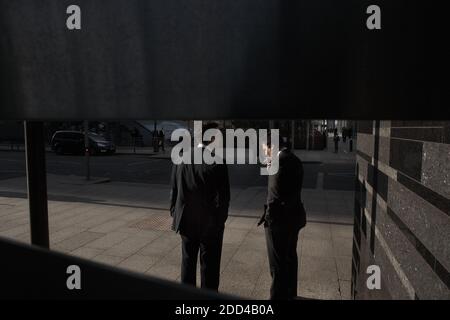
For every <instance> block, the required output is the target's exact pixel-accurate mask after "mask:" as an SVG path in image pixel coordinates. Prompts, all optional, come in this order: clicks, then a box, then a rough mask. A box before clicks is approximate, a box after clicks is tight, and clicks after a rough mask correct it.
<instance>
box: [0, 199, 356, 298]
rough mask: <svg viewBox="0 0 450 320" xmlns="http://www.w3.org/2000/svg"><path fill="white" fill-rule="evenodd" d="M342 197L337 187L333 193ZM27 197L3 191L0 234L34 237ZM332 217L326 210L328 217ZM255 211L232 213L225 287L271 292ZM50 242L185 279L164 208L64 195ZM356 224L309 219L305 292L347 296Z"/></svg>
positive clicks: (54, 211) (303, 254)
mask: <svg viewBox="0 0 450 320" xmlns="http://www.w3.org/2000/svg"><path fill="white" fill-rule="evenodd" d="M329 197H332V198H339V195H338V194H335V195H329ZM27 206H28V204H27V201H26V199H21V198H13V197H0V236H4V237H9V238H14V239H16V240H19V241H24V242H29V241H30V240H29V239H30V234H29V218H28V212H27V209H28V208H27ZM326 218H328V219H330V220H331V219H332V217H331V215H330V214H328V215H326V214H324V215H323V217H322V219H326ZM257 220H258V219H256V218H243V217H230V218H229V219H228V221H227V225H226V230H225V236H224V245H223V256H222V276H221V286H220V290H221V291H223V292H226V293H230V294H234V295H239V296H243V297H248V298H254V299H266V298H268V292H269V288H270V275H269V267H268V261H267V254H266V247H265V239H264V233H263V228H262V227H257V226H256V223H257ZM49 224H50V240H51V248H52V249H54V250H59V251H62V252H65V253H69V254H72V255H76V256H79V257H84V258H87V259H92V260H95V261H98V262H102V263H106V264H109V265H113V266H118V267H121V268H126V269H129V270H133V271H137V272H143V273H146V274H149V275H154V276H157V277H162V278H166V279H170V280H175V281H179V278H180V257H181V247H180V243H181V241H180V238H179V236H178V235H176V234H175V233H173V232H171V231H169V228H170V218H169V215H168V212H167V211H165V210H154V209H138V208H132V207H124V206H110V205H98V204H91V203H76V202H66V201H50V202H49ZM351 229H352V226H351V225H347V224H332V223H315V222H309V223H308V225H307V227H306V228H305V229H304V230H302V231H301V233H300V240H299V242H298V253H299V256H300V265H299V275H300V276H299V292H298V293H299V295H300V296H302V297H308V298H316V299H348V298H349V294H350V263H351Z"/></svg>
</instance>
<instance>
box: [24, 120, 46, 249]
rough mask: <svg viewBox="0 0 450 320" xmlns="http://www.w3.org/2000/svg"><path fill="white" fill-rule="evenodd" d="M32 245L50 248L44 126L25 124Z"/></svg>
mask: <svg viewBox="0 0 450 320" xmlns="http://www.w3.org/2000/svg"><path fill="white" fill-rule="evenodd" d="M24 127H25V148H26V149H25V153H26V162H27V188H28V204H29V208H30V231H31V244H34V245H37V246H41V247H44V248H49V232H48V207H47V176H46V168H45V141H44V125H43V123H42V122H29V121H25V122H24Z"/></svg>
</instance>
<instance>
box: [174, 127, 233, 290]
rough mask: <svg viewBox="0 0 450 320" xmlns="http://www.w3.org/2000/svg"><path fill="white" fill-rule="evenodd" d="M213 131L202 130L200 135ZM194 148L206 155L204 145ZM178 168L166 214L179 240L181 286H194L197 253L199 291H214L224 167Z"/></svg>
mask: <svg viewBox="0 0 450 320" xmlns="http://www.w3.org/2000/svg"><path fill="white" fill-rule="evenodd" d="M210 128H217V125H216V124H209V125H206V126H204V127H203V132H204V131H205V130H207V129H210ZM194 147H196V148H202V152H203V151H205V152H210V150H209V149H208V146H207V145H206V143H205V142H204V143H203V144H199V145H198V146H194ZM193 163H194V162H193V159H192V164H185V163H182V164H179V165H174V167H173V171H172V179H171V180H172V181H171V184H172V191H171V201H170V214H171V216H172V217H173V224H172V229H173V230H174V231H176V232H179V233H180V235H181V239H182V264H181V282H182V283H186V284H191V285H194V286H195V285H196V274H197V273H196V270H197V257H198V254H199V252H200V268H201V287H202V288H207V289H211V290H214V291H217V290H218V288H219V275H220V259H221V253H222V240H223V232H224V228H225V221H226V219H227V217H228V206H229V201H230V184H229V179H228V170H227V167H226V164H217V163H214V164H206V163H204V162H203V163H202V164H193Z"/></svg>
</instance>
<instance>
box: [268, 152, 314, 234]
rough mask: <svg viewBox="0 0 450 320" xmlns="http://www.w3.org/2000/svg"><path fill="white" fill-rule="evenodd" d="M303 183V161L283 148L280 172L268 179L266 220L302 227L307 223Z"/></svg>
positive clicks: (272, 222)
mask: <svg viewBox="0 0 450 320" xmlns="http://www.w3.org/2000/svg"><path fill="white" fill-rule="evenodd" d="M302 183H303V165H302V162H301V161H300V159H299V158H297V157H296V156H295V155H294V154H293V153H292V152H291V151H289V150H288V149H282V150H281V152H280V154H279V168H278V172H277V173H276V174H274V175H271V176H269V181H268V190H267V212H266V216H265V221H266V222H267V223H268V224H269V226H270V225H277V224H291V225H294V226H297V227H299V228H302V227H304V226H305V225H306V213H305V209H304V207H303V204H302V200H301V191H302Z"/></svg>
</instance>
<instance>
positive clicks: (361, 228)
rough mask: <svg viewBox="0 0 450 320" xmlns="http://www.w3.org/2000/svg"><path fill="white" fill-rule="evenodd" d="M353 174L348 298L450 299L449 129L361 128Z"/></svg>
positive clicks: (401, 124) (427, 124) (426, 124)
mask: <svg viewBox="0 0 450 320" xmlns="http://www.w3.org/2000/svg"><path fill="white" fill-rule="evenodd" d="M356 170H357V179H356V182H355V218H354V234H353V259H352V260H353V261H352V294H353V297H354V298H355V299H450V289H449V288H450V274H449V270H450V217H449V212H450V200H449V198H450V122H448V121H447V122H444V121H359V122H358V136H357V166H356ZM373 264H375V265H378V266H379V267H380V269H381V289H380V290H369V289H368V288H367V286H366V280H367V277H368V276H369V275H368V274H367V273H366V270H367V266H369V265H373Z"/></svg>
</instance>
